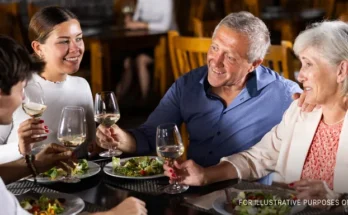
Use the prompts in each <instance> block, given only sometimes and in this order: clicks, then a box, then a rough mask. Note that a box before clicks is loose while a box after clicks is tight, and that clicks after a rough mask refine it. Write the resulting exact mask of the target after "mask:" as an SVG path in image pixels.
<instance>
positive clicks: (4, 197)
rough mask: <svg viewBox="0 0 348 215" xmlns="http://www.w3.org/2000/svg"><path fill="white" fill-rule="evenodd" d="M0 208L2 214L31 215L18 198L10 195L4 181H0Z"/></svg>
mask: <svg viewBox="0 0 348 215" xmlns="http://www.w3.org/2000/svg"><path fill="white" fill-rule="evenodd" d="M0 192H1V194H0V207H1V214H8V215H30V213H28V212H27V211H26V210H24V209H23V208H22V207H21V206H20V204H19V202H18V200H17V199H16V197H15V196H14V195H13V194H12V193H10V192H9V191H8V190H7V189H6V186H5V185H4V183H3V181H2V180H1V179H0Z"/></svg>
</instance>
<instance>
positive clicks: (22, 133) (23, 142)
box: [17, 118, 49, 155]
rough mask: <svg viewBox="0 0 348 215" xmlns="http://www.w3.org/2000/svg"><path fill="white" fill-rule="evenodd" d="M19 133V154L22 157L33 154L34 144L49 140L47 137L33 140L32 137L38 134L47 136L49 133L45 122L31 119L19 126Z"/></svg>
mask: <svg viewBox="0 0 348 215" xmlns="http://www.w3.org/2000/svg"><path fill="white" fill-rule="evenodd" d="M17 132H18V139H19V143H18V146H19V152H20V153H21V154H22V155H25V154H27V153H30V152H31V147H32V144H33V143H36V142H40V141H42V140H45V139H46V138H47V136H46V137H37V138H33V137H32V136H33V135H38V134H46V133H48V132H49V131H48V127H47V126H46V125H45V124H44V121H43V120H41V119H33V118H30V119H28V120H26V121H24V122H22V123H21V124H20V125H19V128H18V131H17Z"/></svg>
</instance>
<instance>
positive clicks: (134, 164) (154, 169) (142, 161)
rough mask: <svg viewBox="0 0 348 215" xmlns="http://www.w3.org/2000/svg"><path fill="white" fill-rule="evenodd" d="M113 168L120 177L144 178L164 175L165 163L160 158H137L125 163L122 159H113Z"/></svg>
mask: <svg viewBox="0 0 348 215" xmlns="http://www.w3.org/2000/svg"><path fill="white" fill-rule="evenodd" d="M112 167H113V169H114V172H115V173H116V174H118V175H123V176H132V177H142V176H151V175H157V174H163V161H161V160H160V159H158V158H151V157H136V158H131V159H129V160H127V161H125V162H122V163H121V161H120V158H117V157H113V158H112Z"/></svg>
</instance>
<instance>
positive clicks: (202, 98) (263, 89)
mask: <svg viewBox="0 0 348 215" xmlns="http://www.w3.org/2000/svg"><path fill="white" fill-rule="evenodd" d="M207 72H208V68H207V66H204V67H200V68H197V69H195V70H193V71H191V72H189V73H187V74H185V75H184V76H182V77H180V78H179V79H178V80H177V81H176V82H175V83H174V84H173V85H172V86H171V87H170V89H169V90H168V91H167V93H166V94H165V96H164V97H163V98H162V100H161V102H160V104H159V105H158V106H157V108H156V109H155V110H154V111H153V112H152V114H151V115H150V116H149V118H148V119H147V121H146V122H145V123H144V124H143V125H141V126H140V127H139V128H137V129H134V130H130V132H131V133H132V134H133V135H134V137H135V139H136V142H137V152H138V154H146V153H150V152H154V151H155V150H156V127H157V126H158V125H159V124H162V123H170V122H172V123H173V122H174V123H176V124H177V125H178V126H179V125H181V123H183V122H185V123H186V125H187V129H188V132H189V136H190V145H189V147H188V151H187V156H188V158H189V159H193V160H194V161H195V162H196V163H198V164H200V165H202V166H211V165H214V164H217V163H218V162H219V161H220V159H221V158H222V157H224V156H229V155H232V154H234V153H238V152H240V151H243V150H246V149H248V148H250V147H251V146H253V145H254V144H256V143H257V142H258V141H260V140H261V138H262V137H263V136H264V135H265V134H266V133H267V132H268V131H270V130H271V128H272V127H273V126H275V125H277V124H278V123H279V122H280V121H281V119H282V115H283V113H284V112H285V110H286V109H287V108H288V107H289V105H290V103H291V102H292V98H291V95H292V94H293V93H296V92H302V90H301V89H300V87H299V86H298V85H297V84H296V83H295V82H292V81H290V80H287V79H284V78H283V77H281V76H280V75H279V74H278V73H276V72H274V71H272V70H270V69H268V68H266V67H263V66H259V67H258V68H257V69H256V70H255V71H253V72H252V73H251V74H250V77H249V78H248V80H247V83H246V86H245V87H244V89H243V90H242V91H241V92H240V93H239V95H238V96H237V97H236V98H235V99H234V100H233V101H232V103H231V104H229V106H228V107H226V106H225V105H224V102H223V100H222V99H221V98H219V97H218V96H217V95H215V94H213V93H212V92H211V90H210V89H211V87H210V85H209V83H208V80H207Z"/></svg>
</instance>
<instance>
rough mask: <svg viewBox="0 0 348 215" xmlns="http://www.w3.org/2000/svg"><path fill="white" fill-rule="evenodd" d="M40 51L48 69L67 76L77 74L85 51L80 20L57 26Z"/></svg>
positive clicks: (72, 20) (71, 20)
mask: <svg viewBox="0 0 348 215" xmlns="http://www.w3.org/2000/svg"><path fill="white" fill-rule="evenodd" d="M40 49H41V51H42V52H41V53H40V54H39V55H41V56H42V57H43V60H44V61H45V62H46V69H49V70H52V71H56V72H59V73H65V74H73V73H75V72H77V71H78V69H79V67H80V63H81V60H82V57H83V53H84V51H85V45H84V43H83V39H82V30H81V26H80V23H79V22H78V20H76V19H70V20H68V21H66V22H62V23H60V24H58V25H56V26H55V27H54V30H53V31H52V32H51V33H50V35H49V37H48V38H47V40H46V42H45V43H44V44H41V45H40Z"/></svg>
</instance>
